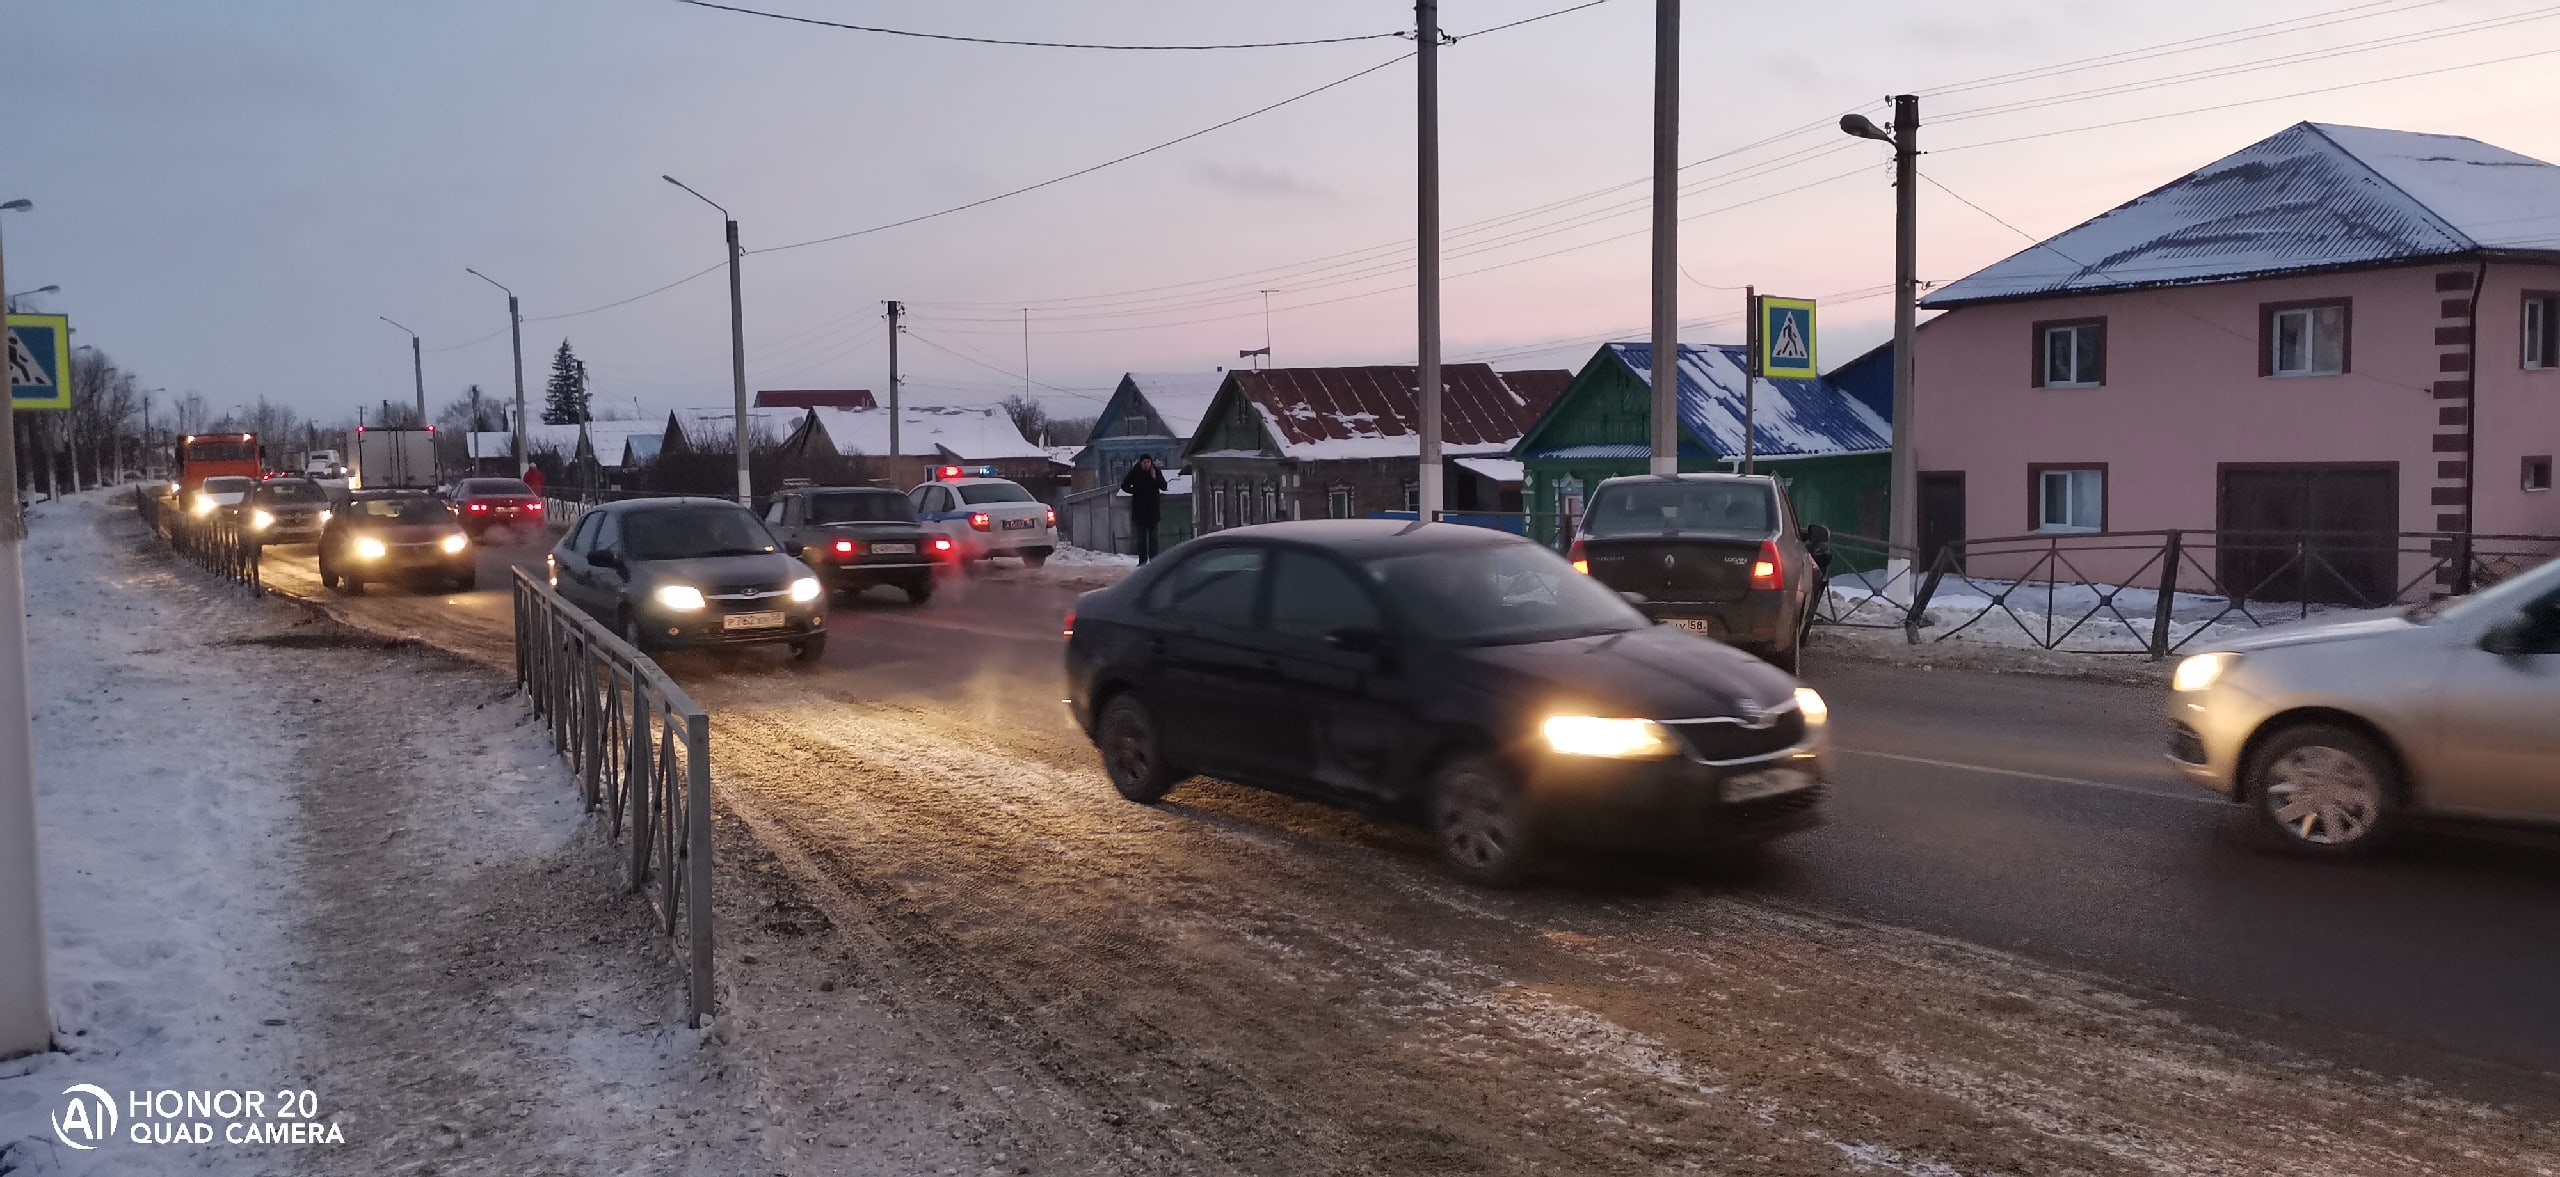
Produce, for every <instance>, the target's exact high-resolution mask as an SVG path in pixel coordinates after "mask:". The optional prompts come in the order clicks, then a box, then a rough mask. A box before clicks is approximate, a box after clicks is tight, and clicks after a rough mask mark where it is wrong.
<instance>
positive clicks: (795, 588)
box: [791, 576, 825, 605]
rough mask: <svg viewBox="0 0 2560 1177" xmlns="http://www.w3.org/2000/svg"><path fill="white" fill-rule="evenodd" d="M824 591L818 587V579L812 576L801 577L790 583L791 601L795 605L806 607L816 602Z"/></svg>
mask: <svg viewBox="0 0 2560 1177" xmlns="http://www.w3.org/2000/svg"><path fill="white" fill-rule="evenodd" d="M824 591H825V590H824V589H821V588H820V587H818V578H817V577H814V576H803V577H801V578H800V579H798V580H795V581H792V582H791V600H792V601H793V602H794V603H795V604H801V605H806V604H808V603H809V602H811V601H814V600H817V599H818V594H819V593H821V592H824Z"/></svg>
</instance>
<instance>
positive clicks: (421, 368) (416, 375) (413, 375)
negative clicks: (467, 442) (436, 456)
mask: <svg viewBox="0 0 2560 1177" xmlns="http://www.w3.org/2000/svg"><path fill="white" fill-rule="evenodd" d="M374 318H377V319H380V320H382V321H383V322H385V323H390V324H391V325H392V326H394V327H400V324H399V323H397V322H394V321H393V320H392V318H391V316H389V315H375V316H374ZM400 329H401V330H402V331H405V332H408V335H409V378H410V379H411V380H412V381H414V382H415V383H416V384H417V388H418V424H420V425H424V424H426V423H427V367H426V361H425V360H423V359H421V358H420V357H419V354H418V351H419V348H418V333H417V332H415V331H410V330H409V329H408V328H406V327H400ZM384 403H385V404H386V405H388V404H389V402H387V401H386V402H384ZM390 419H391V417H390V414H389V413H387V412H386V413H385V414H384V415H383V420H386V421H388V420H390Z"/></svg>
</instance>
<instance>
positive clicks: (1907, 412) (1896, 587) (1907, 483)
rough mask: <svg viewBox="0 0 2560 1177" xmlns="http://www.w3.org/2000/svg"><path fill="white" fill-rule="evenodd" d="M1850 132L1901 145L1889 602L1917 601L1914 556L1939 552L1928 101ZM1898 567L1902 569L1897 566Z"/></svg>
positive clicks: (1914, 100) (1844, 124)
mask: <svg viewBox="0 0 2560 1177" xmlns="http://www.w3.org/2000/svg"><path fill="white" fill-rule="evenodd" d="M1840 130H1841V131H1842V133H1844V134H1847V135H1850V136H1853V137H1855V138H1859V139H1873V140H1875V141H1877V142H1879V143H1886V144H1890V145H1892V147H1893V473H1892V476H1891V477H1892V487H1891V488H1890V489H1889V490H1887V491H1886V493H1885V502H1886V505H1887V506H1888V507H1889V508H1890V509H1891V514H1890V516H1889V520H1890V521H1889V523H1888V524H1887V531H1886V534H1885V542H1886V557H1885V594H1886V599H1888V600H1892V601H1897V602H1907V601H1909V600H1910V599H1911V592H1912V584H1911V571H1912V570H1911V557H1912V556H1914V555H1915V554H1916V555H1917V556H1919V558H1920V559H1921V560H1922V561H1924V562H1925V561H1934V560H1936V559H1937V556H1938V554H1937V553H1936V552H1923V551H1920V474H1919V469H1918V467H1917V466H1916V465H1915V462H1916V461H1917V459H1916V458H1915V457H1914V455H1913V454H1912V452H1911V437H1912V426H1913V424H1914V423H1913V421H1912V415H1913V409H1912V384H1911V380H1912V371H1913V368H1912V360H1913V356H1912V354H1911V334H1912V331H1913V330H1914V328H1915V327H1916V326H1917V320H1918V316H1919V314H1920V277H1919V270H1920V229H1919V221H1920V189H1919V171H1920V167H1919V164H1920V99H1919V97H1918V96H1917V95H1912V94H1897V95H1895V96H1894V99H1893V128H1892V129H1891V130H1886V129H1885V128H1883V127H1879V126H1877V125H1876V124H1875V121H1874V120H1872V119H1869V118H1868V117H1867V116H1865V115H1863V114H1848V115H1842V116H1840ZM1897 565H1898V567H1897Z"/></svg>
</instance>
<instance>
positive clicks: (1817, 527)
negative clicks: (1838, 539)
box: [1804, 523, 1831, 548]
mask: <svg viewBox="0 0 2560 1177" xmlns="http://www.w3.org/2000/svg"><path fill="white" fill-rule="evenodd" d="M1804 546H1806V547H1808V548H1827V547H1830V546H1831V529H1830V528H1828V527H1824V526H1823V525H1821V524H1819V523H1809V524H1806V525H1805V529H1804Z"/></svg>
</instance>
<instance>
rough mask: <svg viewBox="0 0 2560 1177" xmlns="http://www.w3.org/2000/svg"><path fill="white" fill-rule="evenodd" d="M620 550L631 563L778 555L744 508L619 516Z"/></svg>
mask: <svg viewBox="0 0 2560 1177" xmlns="http://www.w3.org/2000/svg"><path fill="white" fill-rule="evenodd" d="M622 533H623V541H622V542H623V546H624V547H625V548H627V549H628V550H629V551H630V554H631V558H632V559H635V560H689V559H695V558H699V557H703V556H754V555H761V554H763V553H765V552H774V551H780V550H781V548H780V547H779V546H778V545H776V544H775V543H774V542H773V535H772V533H770V532H768V531H766V530H765V529H764V522H763V521H762V520H760V519H757V518H756V517H755V516H754V515H751V514H749V513H748V512H747V509H746V508H744V507H709V506H705V507H676V508H671V509H668V510H663V511H634V512H632V513H630V514H628V515H625V516H623V518H622Z"/></svg>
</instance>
